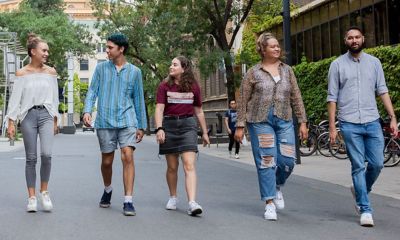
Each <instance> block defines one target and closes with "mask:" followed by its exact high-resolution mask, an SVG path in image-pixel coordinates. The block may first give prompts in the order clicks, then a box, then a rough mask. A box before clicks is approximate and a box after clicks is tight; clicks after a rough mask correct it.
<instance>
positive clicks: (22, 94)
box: [5, 34, 58, 212]
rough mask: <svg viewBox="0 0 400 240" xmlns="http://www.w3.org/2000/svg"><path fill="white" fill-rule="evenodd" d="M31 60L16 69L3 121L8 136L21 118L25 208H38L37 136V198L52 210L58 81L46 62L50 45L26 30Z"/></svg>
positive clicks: (48, 209) (30, 210)
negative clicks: (53, 153) (37, 166)
mask: <svg viewBox="0 0 400 240" xmlns="http://www.w3.org/2000/svg"><path fill="white" fill-rule="evenodd" d="M27 49H28V55H29V57H30V58H31V62H30V63H29V64H28V65H26V66H25V67H23V68H21V69H20V70H18V71H17V72H16V78H15V81H14V86H13V91H12V94H11V97H10V101H9V103H8V111H7V115H6V117H5V121H6V122H5V123H6V124H7V125H8V128H7V134H8V137H9V138H11V139H13V138H14V137H15V125H16V122H17V120H19V121H21V131H22V135H23V140H24V146H25V154H26V165H25V177H26V184H27V187H28V205H27V211H28V212H36V211H37V209H38V208H37V200H36V186H35V185H36V163H37V138H38V136H39V138H40V151H41V152H40V156H41V163H40V193H39V196H40V202H41V204H42V207H43V210H44V211H51V210H52V209H53V204H52V202H51V199H50V194H49V192H48V184H49V179H50V170H51V156H52V145H53V142H54V135H55V134H56V133H57V119H58V84H57V72H56V70H55V69H54V68H52V67H49V66H47V65H46V64H45V63H46V61H47V58H48V56H49V46H48V45H47V43H46V42H45V41H44V40H42V39H41V38H39V37H38V36H36V35H35V34H29V36H28V41H27Z"/></svg>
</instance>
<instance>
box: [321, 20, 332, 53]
mask: <svg viewBox="0 0 400 240" xmlns="http://www.w3.org/2000/svg"><path fill="white" fill-rule="evenodd" d="M321 42H322V57H323V58H328V57H330V56H331V48H330V45H331V44H330V39H329V23H324V24H322V25H321Z"/></svg>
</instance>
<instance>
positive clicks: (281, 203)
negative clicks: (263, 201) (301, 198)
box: [273, 190, 285, 210]
mask: <svg viewBox="0 0 400 240" xmlns="http://www.w3.org/2000/svg"><path fill="white" fill-rule="evenodd" d="M273 201H274V204H275V207H276V209H278V210H282V209H284V208H285V200H283V194H282V192H281V191H280V190H276V196H275V199H274V200H273Z"/></svg>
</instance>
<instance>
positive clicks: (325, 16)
mask: <svg viewBox="0 0 400 240" xmlns="http://www.w3.org/2000/svg"><path fill="white" fill-rule="evenodd" d="M319 16H320V19H321V23H324V22H327V21H328V20H329V4H325V5H322V6H321V9H320V10H319Z"/></svg>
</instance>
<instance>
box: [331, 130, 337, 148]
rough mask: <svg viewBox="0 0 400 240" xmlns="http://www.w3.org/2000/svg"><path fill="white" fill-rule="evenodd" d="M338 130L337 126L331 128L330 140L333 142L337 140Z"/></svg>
mask: <svg viewBox="0 0 400 240" xmlns="http://www.w3.org/2000/svg"><path fill="white" fill-rule="evenodd" d="M336 137H337V130H336V128H329V141H330V143H331V144H334V143H335V142H336Z"/></svg>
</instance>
